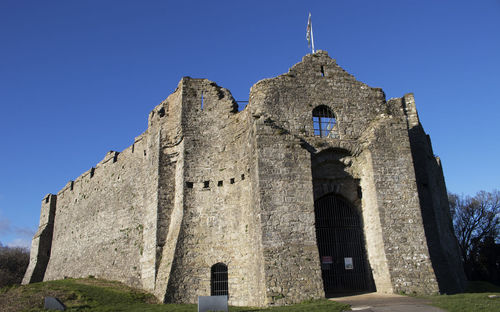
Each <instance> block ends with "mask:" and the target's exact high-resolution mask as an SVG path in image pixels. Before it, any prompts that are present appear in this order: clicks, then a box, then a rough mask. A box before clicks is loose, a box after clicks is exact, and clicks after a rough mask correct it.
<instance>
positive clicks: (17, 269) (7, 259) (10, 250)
mask: <svg viewBox="0 0 500 312" xmlns="http://www.w3.org/2000/svg"><path fill="white" fill-rule="evenodd" d="M29 261H30V253H29V251H28V249H26V248H22V247H8V246H3V245H2V244H1V243H0V288H1V287H4V286H10V285H14V284H21V281H22V280H23V276H24V273H25V272H26V269H27V268H28V264H29Z"/></svg>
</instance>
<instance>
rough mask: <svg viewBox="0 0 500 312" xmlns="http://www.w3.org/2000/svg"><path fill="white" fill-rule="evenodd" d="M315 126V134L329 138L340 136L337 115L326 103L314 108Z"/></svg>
mask: <svg viewBox="0 0 500 312" xmlns="http://www.w3.org/2000/svg"><path fill="white" fill-rule="evenodd" d="M313 128H314V135H317V136H320V137H327V138H338V137H339V133H338V128H337V121H336V119H335V115H334V114H333V112H332V111H331V109H330V108H329V107H327V106H325V105H321V106H318V107H316V108H315V109H314V110H313Z"/></svg>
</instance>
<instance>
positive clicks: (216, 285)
mask: <svg viewBox="0 0 500 312" xmlns="http://www.w3.org/2000/svg"><path fill="white" fill-rule="evenodd" d="M210 295H211V296H224V295H226V296H228V295H229V291H228V283H227V265H225V264H224V263H220V262H219V263H216V264H214V265H212V269H211V272H210Z"/></svg>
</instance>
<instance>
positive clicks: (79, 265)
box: [44, 136, 151, 287]
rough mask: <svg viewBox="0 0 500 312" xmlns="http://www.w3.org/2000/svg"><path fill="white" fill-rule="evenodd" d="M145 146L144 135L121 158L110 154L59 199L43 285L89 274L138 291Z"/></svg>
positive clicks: (140, 284)
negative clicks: (123, 283)
mask: <svg viewBox="0 0 500 312" xmlns="http://www.w3.org/2000/svg"><path fill="white" fill-rule="evenodd" d="M146 144H147V142H146V140H145V139H144V136H142V137H139V138H138V139H137V140H136V142H135V143H134V145H132V146H131V147H129V148H127V149H126V150H124V151H123V152H122V153H119V154H118V153H116V152H109V153H108V154H107V155H106V157H105V158H104V159H103V160H102V161H101V162H100V163H98V164H97V166H96V167H95V168H92V169H90V170H89V171H87V172H86V173H84V174H83V175H82V176H80V177H78V178H77V179H76V180H75V181H71V182H69V183H68V184H67V185H66V186H65V187H64V188H63V189H62V190H61V191H60V192H59V193H58V194H57V199H58V200H57V209H56V212H55V219H54V233H53V238H52V248H51V257H50V260H49V263H48V266H47V270H46V272H45V277H44V280H53V279H61V278H63V277H65V276H70V277H86V276H89V275H93V276H96V277H100V278H107V279H113V280H119V281H122V282H125V283H127V284H129V285H132V286H136V287H141V286H142V282H141V262H140V259H141V256H142V254H143V252H144V245H143V229H144V224H143V218H144V198H143V195H144V186H145V185H148V182H149V181H148V179H149V176H150V174H151V173H150V172H147V171H146V170H144V169H145V168H144V166H143V164H144V163H145V162H146V160H147V152H148V149H147V145H146Z"/></svg>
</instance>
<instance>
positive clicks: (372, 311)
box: [330, 293, 445, 312]
mask: <svg viewBox="0 0 500 312" xmlns="http://www.w3.org/2000/svg"><path fill="white" fill-rule="evenodd" d="M330 300H333V301H338V302H342V303H347V304H350V305H351V309H352V310H353V311H362V312H386V311H387V312H388V311H391V312H444V311H445V310H442V309H439V308H436V307H433V306H430V305H429V304H430V301H428V300H425V299H419V298H414V297H407V296H400V295H388V294H379V293H369V294H363V295H356V296H348V297H336V298H330Z"/></svg>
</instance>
